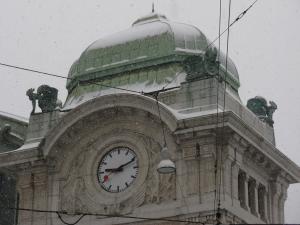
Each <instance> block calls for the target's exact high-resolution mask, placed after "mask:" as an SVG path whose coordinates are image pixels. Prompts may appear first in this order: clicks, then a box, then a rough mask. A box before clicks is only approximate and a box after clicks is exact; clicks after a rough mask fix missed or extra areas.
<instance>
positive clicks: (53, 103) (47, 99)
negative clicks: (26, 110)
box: [26, 85, 62, 114]
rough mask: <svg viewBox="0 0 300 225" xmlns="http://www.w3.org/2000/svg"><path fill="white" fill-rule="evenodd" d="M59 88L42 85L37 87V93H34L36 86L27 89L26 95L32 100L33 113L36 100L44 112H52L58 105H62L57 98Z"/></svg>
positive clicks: (32, 112)
mask: <svg viewBox="0 0 300 225" xmlns="http://www.w3.org/2000/svg"><path fill="white" fill-rule="evenodd" d="M57 93H58V90H57V89H56V88H53V87H50V86H48V85H41V86H40V87H39V88H38V89H37V93H34V88H30V89H28V90H27V92H26V95H27V96H28V97H29V100H30V101H31V102H32V111H31V114H34V113H35V108H36V101H38V105H39V107H40V108H41V110H42V112H43V113H44V112H51V111H53V110H54V109H55V108H56V107H60V108H61V107H62V102H61V101H60V100H58V99H57Z"/></svg>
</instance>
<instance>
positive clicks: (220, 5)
mask: <svg viewBox="0 0 300 225" xmlns="http://www.w3.org/2000/svg"><path fill="white" fill-rule="evenodd" d="M221 21H222V0H219V29H218V32H219V37H220V38H219V42H218V74H217V76H218V79H217V91H216V92H217V100H216V107H217V121H216V143H215V145H216V149H215V157H216V159H215V165H214V175H215V177H214V178H215V179H214V182H215V190H214V214H216V201H217V175H218V157H217V156H218V135H217V134H218V133H217V132H218V128H219V80H220V79H219V78H220V53H221V35H220V34H221Z"/></svg>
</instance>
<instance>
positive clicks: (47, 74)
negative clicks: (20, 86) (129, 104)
mask: <svg viewBox="0 0 300 225" xmlns="http://www.w3.org/2000/svg"><path fill="white" fill-rule="evenodd" d="M0 65H1V66H6V67H10V68H14V69H19V70H25V71H29V72H33V73H38V74H43V75H46V76H51V77H57V78H62V79H66V80H76V79H75V78H70V77H64V76H61V75H57V74H53V73H47V72H43V71H40V70H34V69H29V68H25V67H21V66H15V65H11V64H6V63H2V62H0ZM78 82H79V83H80V82H82V83H89V84H95V85H99V86H102V87H108V88H114V89H118V90H122V91H128V92H133V93H138V94H142V93H143V92H141V91H134V90H130V89H126V88H120V87H113V86H110V85H105V84H99V83H97V82H92V81H80V80H78Z"/></svg>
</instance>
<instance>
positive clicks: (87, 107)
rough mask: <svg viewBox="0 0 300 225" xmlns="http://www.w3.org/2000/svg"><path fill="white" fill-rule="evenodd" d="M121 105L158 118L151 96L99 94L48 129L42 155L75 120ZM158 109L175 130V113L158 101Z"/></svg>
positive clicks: (164, 119)
mask: <svg viewBox="0 0 300 225" xmlns="http://www.w3.org/2000/svg"><path fill="white" fill-rule="evenodd" d="M122 107H123V108H132V109H135V110H137V111H144V112H147V113H149V114H151V115H152V116H154V117H157V118H159V112H158V106H157V102H156V101H155V100H154V99H153V98H150V97H146V96H142V95H136V94H128V93H120V94H112V95H106V96H101V97H98V98H95V99H92V100H90V101H87V102H85V103H83V104H81V105H79V106H78V107H76V108H74V109H72V110H71V111H70V112H68V113H67V114H66V115H65V116H64V117H63V118H62V119H61V120H60V122H59V123H58V125H57V126H56V127H54V128H53V129H52V130H50V132H49V133H48V134H47V135H46V137H45V142H44V145H43V153H44V156H47V155H49V154H50V152H51V149H52V147H53V145H54V144H55V143H56V141H57V140H58V139H59V138H60V137H61V136H62V135H63V134H64V133H65V132H66V131H67V130H68V129H70V128H72V126H73V125H74V124H76V123H77V122H79V121H81V120H82V119H84V118H87V117H89V116H90V115H92V114H93V113H98V112H101V111H103V110H108V109H114V108H122ZM159 110H160V116H161V119H162V121H163V123H164V125H165V126H166V127H167V128H168V129H169V130H170V131H171V132H173V131H175V130H176V128H177V119H176V117H175V115H174V114H173V113H172V112H171V111H170V110H169V109H168V108H167V106H165V105H164V104H161V103H159ZM133 116H134V115H133Z"/></svg>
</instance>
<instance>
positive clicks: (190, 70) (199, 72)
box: [183, 48, 218, 81]
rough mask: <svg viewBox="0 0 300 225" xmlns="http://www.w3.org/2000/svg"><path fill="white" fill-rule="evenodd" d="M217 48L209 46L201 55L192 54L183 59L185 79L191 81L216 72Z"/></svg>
mask: <svg viewBox="0 0 300 225" xmlns="http://www.w3.org/2000/svg"><path fill="white" fill-rule="evenodd" d="M217 55H218V52H217V49H216V48H209V49H208V50H207V51H206V52H205V54H204V55H203V56H201V55H198V56H197V55H193V56H190V57H188V58H186V59H185V61H184V62H183V63H184V69H185V71H186V73H187V80H188V81H192V80H196V79H199V78H202V77H206V76H214V75H217V73H218V62H217Z"/></svg>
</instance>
